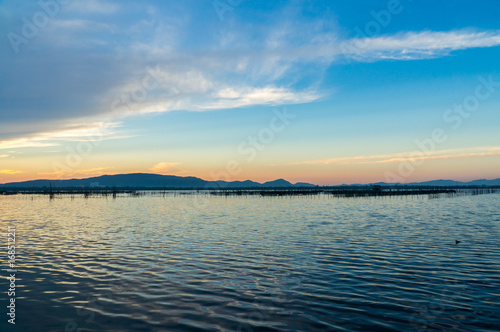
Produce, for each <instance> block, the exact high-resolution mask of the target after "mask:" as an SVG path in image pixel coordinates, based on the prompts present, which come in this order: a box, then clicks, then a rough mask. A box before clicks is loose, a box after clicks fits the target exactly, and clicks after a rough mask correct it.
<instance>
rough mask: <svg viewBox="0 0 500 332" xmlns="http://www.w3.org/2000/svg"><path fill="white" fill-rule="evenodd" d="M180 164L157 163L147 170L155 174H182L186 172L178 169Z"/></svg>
mask: <svg viewBox="0 0 500 332" xmlns="http://www.w3.org/2000/svg"><path fill="white" fill-rule="evenodd" d="M179 165H182V164H181V163H167V162H163V163H158V164H156V165H155V166H153V167H151V168H150V169H149V170H150V171H151V172H153V173H156V174H163V175H172V174H183V173H185V172H186V171H185V170H183V169H182V168H180V167H179Z"/></svg>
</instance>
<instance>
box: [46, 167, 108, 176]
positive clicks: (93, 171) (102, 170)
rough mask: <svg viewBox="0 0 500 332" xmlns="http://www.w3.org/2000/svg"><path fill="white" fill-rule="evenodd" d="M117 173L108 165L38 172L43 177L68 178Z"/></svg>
mask: <svg viewBox="0 0 500 332" xmlns="http://www.w3.org/2000/svg"><path fill="white" fill-rule="evenodd" d="M113 174H116V173H114V172H112V171H111V170H110V169H109V168H107V167H97V168H90V169H80V170H75V171H65V172H63V173H61V172H49V173H37V175H40V176H42V177H47V178H49V179H68V178H78V177H93V176H100V175H113Z"/></svg>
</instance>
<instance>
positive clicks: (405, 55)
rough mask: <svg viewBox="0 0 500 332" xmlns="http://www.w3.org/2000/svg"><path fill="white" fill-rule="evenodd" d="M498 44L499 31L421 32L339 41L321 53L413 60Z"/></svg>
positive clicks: (365, 58) (359, 57) (362, 58)
mask: <svg viewBox="0 0 500 332" xmlns="http://www.w3.org/2000/svg"><path fill="white" fill-rule="evenodd" d="M498 45H500V30H492V31H473V30H470V29H465V30H456V31H448V32H434V31H423V32H406V33H399V34H396V35H392V36H379V37H373V38H361V39H351V40H346V41H343V42H341V43H340V45H339V48H337V47H334V48H333V49H330V50H328V49H327V50H325V54H326V55H328V53H329V52H330V53H332V55H333V54H335V53H337V52H339V51H340V54H344V55H345V56H347V57H352V58H354V59H356V60H359V61H367V60H368V61H376V60H383V59H394V60H415V59H425V58H433V57H439V56H445V55H448V54H449V53H450V52H452V51H456V50H464V49H468V48H477V47H492V46H498Z"/></svg>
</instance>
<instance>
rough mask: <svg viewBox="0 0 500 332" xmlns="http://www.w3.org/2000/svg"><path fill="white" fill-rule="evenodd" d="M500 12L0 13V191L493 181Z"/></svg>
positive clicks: (126, 8)
mask: <svg viewBox="0 0 500 332" xmlns="http://www.w3.org/2000/svg"><path fill="white" fill-rule="evenodd" d="M499 9H500V4H498V2H495V1H476V2H470V1H440V2H431V1H417V0H412V1H410V0H401V1H396V0H390V1H347V0H345V1H341V0H339V1H274V2H268V1H238V0H232V1H229V0H220V1H219V0H217V1H209V0H207V1H183V2H179V1H142V2H140V3H135V2H128V1H125V2H124V1H121V2H119V1H93V0H91V1H77V0H70V1H68V0H65V1H62V0H61V1H60V2H58V1H56V0H46V1H43V0H42V1H41V2H38V1H23V2H22V3H19V2H16V1H1V2H0V16H1V17H2V20H1V23H0V35H1V36H2V38H1V39H0V44H1V48H0V58H1V59H2V61H1V63H0V183H1V182H10V181H17V180H26V179H33V178H71V177H87V176H94V175H100V174H115V173H125V172H155V173H161V174H175V175H182V176H187V175H194V176H199V177H202V178H205V179H208V180H216V179H219V178H221V179H230V180H243V179H253V180H258V181H267V180H272V179H275V178H281V177H283V178H286V179H288V180H290V181H292V182H296V181H309V182H313V183H317V184H340V183H367V182H378V181H390V180H393V181H398V182H412V181H423V180H432V179H439V178H453V179H457V180H472V179H476V178H498V177H500V174H499V172H498V169H499V167H498V166H499V165H500V163H499V162H500V135H498V124H499V123H500V113H499V112H498V109H499V105H500V83H498V82H500V68H499V65H498V59H499V56H500V47H499V45H500V26H499V23H498V22H499V21H498V10H499ZM488 82H489V83H488ZM478 93H479V94H478ZM479 97H480V98H479ZM464 107H465V108H464ZM460 110H461V111H460ZM279 114H281V115H279ZM283 114H289V118H286V116H285V120H284V121H283V120H282V119H281V118H283ZM280 121H281V122H280ZM436 130H437V131H438V132H439V134H440V135H436V134H435V135H434V136H433V132H435V131H436ZM228 165H230V166H228ZM235 165H236V166H235Z"/></svg>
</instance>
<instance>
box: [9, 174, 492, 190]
mask: <svg viewBox="0 0 500 332" xmlns="http://www.w3.org/2000/svg"><path fill="white" fill-rule="evenodd" d="M374 184H377V185H382V186H384V185H386V186H389V185H390V186H393V185H395V184H394V183H385V182H379V183H372V184H370V185H374ZM366 185H367V184H351V185H349V186H366ZM402 185H410V186H411V185H419V186H500V179H494V180H485V179H481V180H474V181H469V182H460V181H454V180H434V181H426V182H414V183H408V184H402ZM50 186H52V188H145V189H147V188H158V189H160V188H171V189H174V188H175V189H188V188H189V189H218V188H221V189H232V188H299V187H302V188H304V187H317V186H316V185H314V184H310V183H304V182H298V183H296V184H292V183H290V182H289V181H287V180H284V179H278V180H274V181H269V182H265V183H258V182H255V181H250V180H246V181H206V180H203V179H200V178H197V177H194V176H175V175H160V174H148V173H133V174H117V175H102V176H97V177H91V178H87V179H70V180H32V181H24V182H12V183H6V184H0V188H13V189H18V188H25V189H32V188H35V189H36V188H49V187H50Z"/></svg>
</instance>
